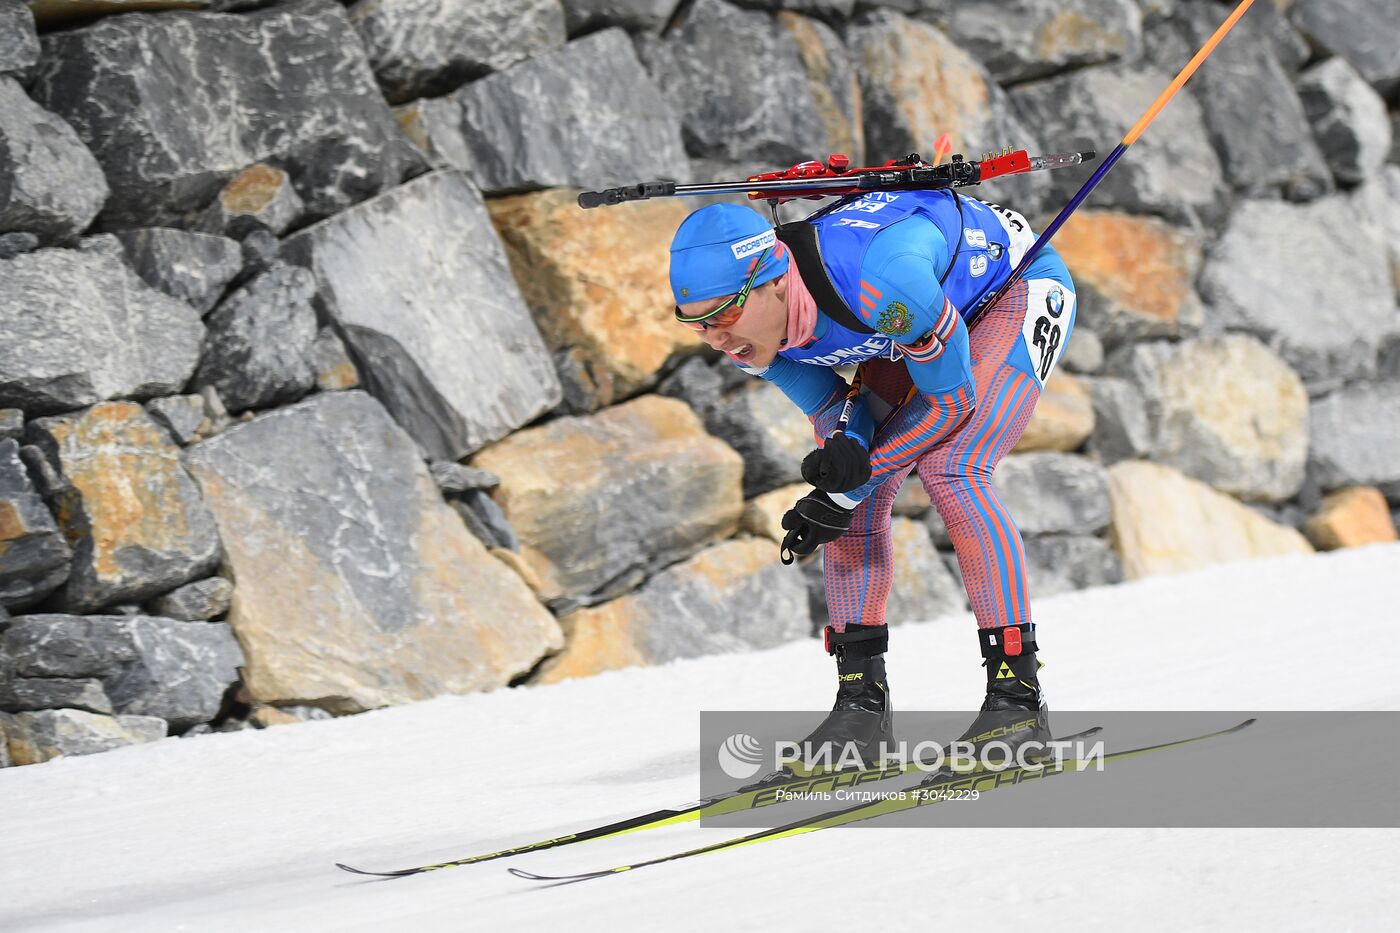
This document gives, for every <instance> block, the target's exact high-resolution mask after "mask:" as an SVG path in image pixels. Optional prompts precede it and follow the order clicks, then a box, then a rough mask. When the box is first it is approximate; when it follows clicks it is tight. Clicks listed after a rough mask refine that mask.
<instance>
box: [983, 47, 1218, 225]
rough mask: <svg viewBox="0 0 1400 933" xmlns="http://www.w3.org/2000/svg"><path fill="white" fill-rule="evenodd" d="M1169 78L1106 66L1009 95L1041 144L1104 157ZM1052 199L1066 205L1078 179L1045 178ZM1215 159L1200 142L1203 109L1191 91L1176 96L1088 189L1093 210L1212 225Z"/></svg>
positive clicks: (1064, 174)
mask: <svg viewBox="0 0 1400 933" xmlns="http://www.w3.org/2000/svg"><path fill="white" fill-rule="evenodd" d="M1171 78H1172V76H1171V75H1169V74H1164V73H1162V72H1160V71H1158V70H1156V69H1153V68H1144V67H1140V66H1126V65H1110V66H1105V67H1101V68H1088V69H1085V70H1083V71H1076V72H1072V73H1070V74H1067V75H1061V76H1059V77H1055V78H1050V79H1048V80H1044V81H1036V82H1032V83H1030V84H1024V85H1021V86H1019V87H1016V88H1015V89H1013V90H1012V91H1011V99H1012V101H1014V103H1015V105H1016V109H1017V111H1018V112H1019V113H1020V114H1021V116H1022V119H1024V120H1025V122H1026V124H1027V125H1028V126H1030V127H1031V128H1032V130H1033V131H1034V132H1035V133H1037V134H1038V135H1039V136H1040V137H1041V138H1044V139H1049V140H1055V141H1056V144H1057V146H1059V147H1063V148H1072V147H1077V146H1079V144H1080V143H1088V144H1090V148H1094V149H1095V150H1097V151H1099V152H1107V151H1108V150H1109V149H1111V148H1112V147H1113V145H1114V144H1115V143H1116V142H1118V141H1119V140H1120V139H1122V137H1123V134H1124V133H1126V132H1127V131H1128V130H1129V129H1131V128H1132V126H1133V124H1135V123H1136V122H1137V121H1138V119H1139V118H1140V117H1141V116H1142V114H1143V112H1144V111H1146V110H1147V108H1148V106H1150V105H1151V104H1152V102H1153V101H1154V100H1155V99H1156V98H1157V95H1158V94H1160V93H1161V91H1162V89H1163V88H1164V87H1166V86H1167V85H1168V84H1170V83H1171ZM1048 176H1049V178H1050V186H1051V192H1052V199H1054V200H1057V201H1059V202H1061V203H1063V202H1065V201H1068V200H1069V199H1070V198H1071V197H1072V196H1073V195H1074V194H1075V192H1077V191H1078V190H1079V188H1080V186H1081V185H1082V184H1083V182H1084V175H1083V173H1079V172H1072V171H1060V172H1050V173H1048ZM1224 195H1225V190H1224V181H1223V176H1222V174H1221V167H1220V160H1219V159H1218V158H1217V157H1216V155H1215V152H1214V150H1213V149H1211V147H1210V143H1209V140H1208V139H1207V137H1206V131H1205V124H1204V122H1203V119H1202V114H1201V107H1200V105H1199V104H1197V103H1196V100H1195V98H1194V97H1193V96H1192V95H1191V92H1190V89H1189V88H1188V89H1185V90H1183V91H1181V92H1179V93H1178V94H1177V95H1176V97H1174V98H1173V99H1172V105H1171V106H1170V107H1168V108H1166V109H1165V110H1163V111H1162V113H1161V115H1160V116H1158V117H1157V119H1156V121H1155V122H1154V123H1153V124H1152V131H1151V132H1149V133H1144V134H1143V135H1142V137H1141V138H1140V139H1139V140H1138V141H1137V142H1136V143H1134V144H1133V158H1131V159H1124V160H1122V161H1121V162H1119V163H1118V164H1117V165H1115V166H1114V168H1113V171H1112V172H1110V173H1109V174H1108V175H1107V176H1105V177H1104V180H1103V182H1102V183H1101V184H1099V186H1098V187H1097V188H1095V189H1094V203H1095V204H1096V205H1097V206H1099V207H1118V208H1123V209H1125V210H1129V211H1134V212H1138V213H1148V214H1160V215H1162V216H1165V217H1167V218H1168V219H1172V220H1185V221H1194V220H1195V219H1197V218H1198V217H1200V218H1205V219H1207V220H1208V219H1211V218H1213V217H1215V216H1217V215H1218V214H1219V213H1221V211H1222V209H1223V205H1224V203H1225V202H1224Z"/></svg>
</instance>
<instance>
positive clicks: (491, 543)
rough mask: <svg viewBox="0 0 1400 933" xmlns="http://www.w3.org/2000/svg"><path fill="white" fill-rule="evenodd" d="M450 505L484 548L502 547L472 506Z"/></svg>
mask: <svg viewBox="0 0 1400 933" xmlns="http://www.w3.org/2000/svg"><path fill="white" fill-rule="evenodd" d="M449 505H451V506H452V511H454V512H456V513H457V517H458V518H460V519H461V520H462V524H463V525H466V526H467V531H470V532H471V533H472V537H473V538H476V540H478V541H480V542H481V543H482V545H483V546H484V547H500V544H499V543H498V542H497V540H496V535H495V533H494V532H493V531H492V530H491V527H490V526H489V525H487V524H486V522H485V520H483V519H482V517H481V516H480V515H479V514H478V513H477V511H476V510H475V509H473V508H472V507H471V506H470V505H468V504H467V503H465V502H463V501H461V500H460V499H454V500H452V501H451V502H450V503H449ZM589 602H591V601H590V600H579V601H577V602H575V603H573V604H571V606H570V608H569V609H567V610H563V609H561V610H559V613H560V614H561V615H562V614H564V612H566V611H569V612H571V611H573V609H576V608H578V607H579V606H584V605H588V604H589ZM550 606H551V608H554V604H553V603H551V604H550Z"/></svg>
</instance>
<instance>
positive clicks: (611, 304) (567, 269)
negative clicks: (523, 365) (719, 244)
mask: <svg viewBox="0 0 1400 933" xmlns="http://www.w3.org/2000/svg"><path fill="white" fill-rule="evenodd" d="M577 196H578V192H577V191H574V190H569V189H555V190H551V191H541V192H537V193H533V194H521V195H515V196H511V197H505V198H498V199H492V200H491V201H488V202H487V206H488V207H489V209H490V211H491V219H492V221H493V222H494V223H495V225H496V229H497V230H498V231H499V232H500V235H501V239H502V240H503V241H504V242H505V245H506V254H507V256H508V257H509V258H510V264H511V270H512V271H513V272H514V274H515V278H516V281H518V282H519V283H520V289H521V292H522V293H523V294H524V296H525V301H526V303H527V304H528V305H529V306H530V309H531V312H532V313H533V314H534V316H535V322H536V324H538V325H539V329H540V333H541V334H542V335H543V336H544V339H545V342H546V343H547V344H548V345H549V348H550V349H551V350H556V351H557V350H562V349H566V348H574V349H576V350H577V351H578V352H580V353H581V354H582V355H583V358H584V360H585V361H586V362H587V363H588V364H589V369H590V370H591V375H592V377H593V379H594V381H595V382H596V383H598V385H597V388H596V395H595V403H596V405H597V406H599V407H601V406H606V405H609V404H612V403H613V402H614V401H616V400H618V399H622V398H626V397H627V396H629V395H632V394H634V393H635V392H637V391H638V390H639V389H640V388H642V387H644V386H645V385H647V384H648V383H649V382H650V381H651V379H652V378H653V377H654V376H655V375H656V373H657V371H658V370H659V369H660V368H661V366H662V364H663V363H665V362H666V360H667V359H668V358H669V357H670V356H671V354H672V353H675V352H676V351H678V350H687V349H694V348H698V347H699V346H700V340H699V338H698V337H696V336H695V334H693V333H692V332H691V331H690V330H688V329H687V328H684V327H681V326H680V325H679V324H677V323H676V322H675V321H674V320H673V318H672V315H671V306H672V301H671V298H670V287H669V285H668V282H667V277H666V270H667V269H668V268H669V261H670V257H669V254H668V253H667V248H668V245H669V243H670V242H671V235H672V234H673V233H675V231H676V228H677V227H678V226H680V222H681V221H682V220H683V219H685V216H686V214H687V213H688V212H689V210H690V208H689V206H688V205H685V204H682V203H680V201H679V200H667V199H661V200H656V201H646V202H639V203H635V204H621V205H617V206H615V207H610V208H607V209H606V210H594V211H583V210H579V207H578V202H577Z"/></svg>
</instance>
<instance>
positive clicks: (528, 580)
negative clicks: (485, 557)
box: [487, 547, 544, 596]
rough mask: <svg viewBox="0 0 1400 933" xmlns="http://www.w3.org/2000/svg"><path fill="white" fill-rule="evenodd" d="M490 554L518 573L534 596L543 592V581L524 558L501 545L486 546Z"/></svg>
mask: <svg viewBox="0 0 1400 933" xmlns="http://www.w3.org/2000/svg"><path fill="white" fill-rule="evenodd" d="M487 550H488V551H490V552H491V556H492V557H494V558H496V560H498V561H500V562H501V563H503V564H505V565H506V566H507V567H509V568H510V569H511V570H514V571H515V572H516V573H518V574H520V579H522V580H524V581H525V585H526V586H528V587H529V588H530V592H532V593H534V594H535V595H536V596H540V595H541V594H543V593H544V582H543V581H542V580H540V575H539V574H537V573H535V571H534V570H533V569H532V568H531V567H530V565H529V564H527V563H526V562H525V559H524V558H523V557H521V556H520V555H519V554H517V553H516V552H514V551H512V550H509V549H507V548H503V547H493V548H487Z"/></svg>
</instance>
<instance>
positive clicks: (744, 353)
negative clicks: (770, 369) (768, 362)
mask: <svg viewBox="0 0 1400 933" xmlns="http://www.w3.org/2000/svg"><path fill="white" fill-rule="evenodd" d="M753 354H754V349H753V344H751V343H741V344H739V346H737V347H735V348H734V349H733V350H730V351H729V356H730V358H732V359H734V360H736V361H737V362H740V363H747V362H748V361H749V360H751V359H753Z"/></svg>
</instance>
